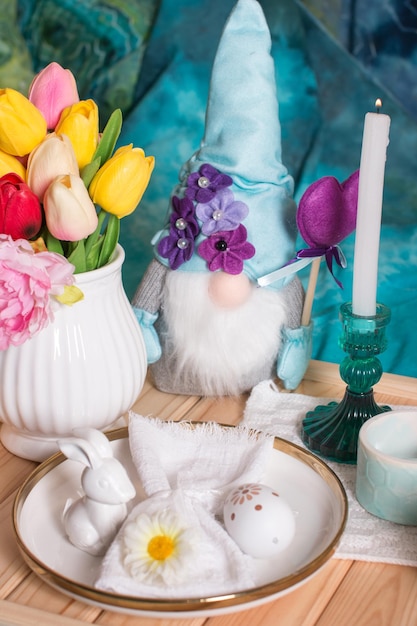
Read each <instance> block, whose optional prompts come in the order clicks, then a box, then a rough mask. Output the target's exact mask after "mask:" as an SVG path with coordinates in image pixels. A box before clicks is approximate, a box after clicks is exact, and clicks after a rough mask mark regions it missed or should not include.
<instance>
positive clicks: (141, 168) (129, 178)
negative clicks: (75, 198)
mask: <svg viewBox="0 0 417 626" xmlns="http://www.w3.org/2000/svg"><path fill="white" fill-rule="evenodd" d="M132 145H133V144H130V145H129V146H123V147H122V148H119V149H118V150H116V152H115V153H114V155H113V156H112V157H111V158H110V159H109V160H108V161H106V163H105V164H104V165H103V167H101V168H100V169H99V170H98V172H97V174H96V175H95V176H94V178H93V180H92V181H91V185H90V187H89V193H90V196H91V198H92V200H93V202H95V203H96V204H99V205H100V206H101V208H102V209H104V210H105V211H107V212H108V213H112V214H113V215H116V216H117V217H119V218H122V217H125V216H126V215H129V214H130V213H132V212H133V211H134V210H135V209H136V207H137V205H138V204H139V202H140V201H141V199H142V196H143V194H144V193H145V190H146V188H147V186H148V183H149V180H150V177H151V174H152V171H153V168H154V165H155V158H154V157H153V156H148V157H146V156H145V153H144V151H143V150H142V148H133V147H132Z"/></svg>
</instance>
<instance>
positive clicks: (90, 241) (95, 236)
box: [85, 209, 108, 269]
mask: <svg viewBox="0 0 417 626" xmlns="http://www.w3.org/2000/svg"><path fill="white" fill-rule="evenodd" d="M107 215H108V213H107V212H106V211H103V209H100V210H99V213H98V220H97V226H96V229H95V231H94V232H92V233H91V235H88V237H87V238H86V239H85V255H86V257H87V258H88V256H89V254H90V250H91V248H92V247H93V246H94V245H95V244H96V243H97V241H98V240H99V237H100V234H101V229H102V227H103V224H104V221H105V219H106V217H107ZM90 269H91V268H90Z"/></svg>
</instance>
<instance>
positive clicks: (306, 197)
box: [297, 170, 359, 248]
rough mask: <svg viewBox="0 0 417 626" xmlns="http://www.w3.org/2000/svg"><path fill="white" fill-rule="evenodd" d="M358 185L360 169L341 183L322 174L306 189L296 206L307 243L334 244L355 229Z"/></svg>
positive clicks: (325, 245) (315, 246)
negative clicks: (321, 176)
mask: <svg viewBox="0 0 417 626" xmlns="http://www.w3.org/2000/svg"><path fill="white" fill-rule="evenodd" d="M358 186H359V170H357V171H356V172H354V173H353V174H351V176H349V178H348V179H347V180H345V181H344V182H343V183H339V181H338V180H337V179H336V178H334V176H324V177H323V178H320V179H319V180H317V181H316V182H314V183H313V184H312V185H310V186H309V187H308V188H307V190H306V191H305V193H304V194H303V196H302V198H301V200H300V202H299V205H298V210H297V226H298V230H299V231H300V234H301V236H302V238H303V239H304V241H305V242H306V243H307V244H308V245H309V246H311V247H314V248H329V247H331V246H336V245H337V244H338V243H339V242H340V241H342V240H343V239H345V238H346V237H347V236H348V235H350V233H352V232H353V231H354V230H355V226H356V213H357V206H358Z"/></svg>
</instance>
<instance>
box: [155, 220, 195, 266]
mask: <svg viewBox="0 0 417 626" xmlns="http://www.w3.org/2000/svg"><path fill="white" fill-rule="evenodd" d="M158 252H159V254H160V255H161V256H162V257H164V258H165V259H168V263H169V267H170V268H171V269H172V270H176V269H178V268H179V266H180V265H182V264H183V263H185V261H189V260H190V259H191V257H192V255H193V252H194V238H190V237H183V236H181V235H179V234H178V231H177V230H176V229H175V228H170V231H169V235H168V236H167V237H163V238H162V239H161V241H160V242H159V243H158Z"/></svg>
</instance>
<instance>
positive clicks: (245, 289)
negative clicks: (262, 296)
mask: <svg viewBox="0 0 417 626" xmlns="http://www.w3.org/2000/svg"><path fill="white" fill-rule="evenodd" d="M252 289H253V285H252V284H251V282H250V280H249V278H248V277H247V276H246V275H245V274H243V273H242V274H236V275H235V274H227V273H226V272H215V273H214V274H212V275H211V276H210V281H209V287H208V292H209V296H210V298H211V299H212V300H213V302H214V303H215V304H217V306H219V307H222V308H227V309H232V308H235V307H238V306H240V305H241V304H243V303H244V302H246V300H248V299H249V296H250V294H251V291H252Z"/></svg>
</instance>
